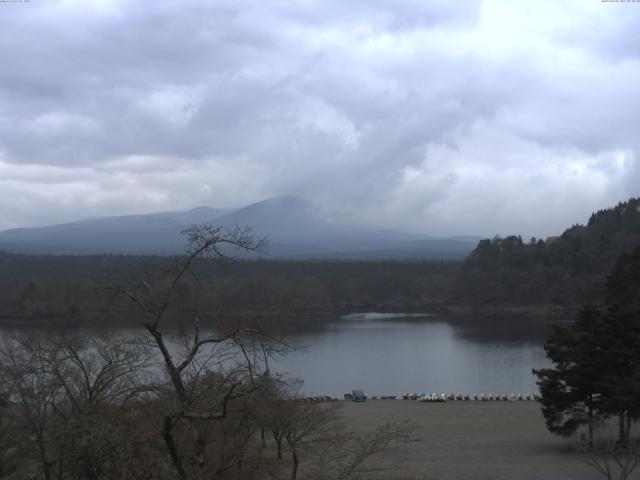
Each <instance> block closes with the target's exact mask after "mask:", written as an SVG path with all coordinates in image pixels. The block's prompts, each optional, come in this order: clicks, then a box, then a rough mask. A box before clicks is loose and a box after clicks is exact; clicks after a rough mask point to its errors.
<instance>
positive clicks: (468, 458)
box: [340, 400, 602, 480]
mask: <svg viewBox="0 0 640 480" xmlns="http://www.w3.org/2000/svg"><path fill="white" fill-rule="evenodd" d="M340 403H341V404H343V407H342V409H341V415H342V418H343V421H344V422H345V423H346V424H347V426H348V428H349V429H351V430H354V431H356V432H365V431H369V430H371V429H372V428H374V427H375V426H376V425H379V424H381V423H385V422H399V421H402V420H405V419H410V420H411V421H412V422H413V424H414V425H415V430H414V431H412V433H411V441H408V442H405V443H403V444H402V445H401V446H400V448H399V449H397V451H393V452H390V453H388V454H386V453H385V454H384V455H383V456H382V457H381V460H382V461H384V463H388V464H392V465H394V466H396V465H397V467H398V468H397V471H396V473H395V474H393V475H390V476H389V478H392V477H394V476H396V477H398V478H402V477H404V478H416V479H424V480H436V479H437V480H466V479H474V480H485V479H487V480H489V479H491V480H503V479H504V480H507V479H508V480H512V479H513V480H534V479H535V480H560V479H562V480H591V479H594V480H595V479H599V478H602V477H601V476H599V474H598V473H596V472H595V471H594V470H592V469H591V468H590V467H588V466H587V465H586V464H584V463H583V461H582V460H581V456H580V454H579V453H577V452H576V449H577V447H578V445H579V441H578V440H577V439H575V438H574V439H562V438H558V437H556V436H554V435H551V434H550V433H549V432H548V431H547V430H546V427H545V424H544V420H543V417H542V414H541V413H540V406H539V405H538V404H537V403H536V402H533V401H522V402H479V401H468V402H464V401H463V402H447V403H418V402H415V401H410V400H408V401H405V400H395V401H394V400H369V401H367V402H366V403H351V402H340Z"/></svg>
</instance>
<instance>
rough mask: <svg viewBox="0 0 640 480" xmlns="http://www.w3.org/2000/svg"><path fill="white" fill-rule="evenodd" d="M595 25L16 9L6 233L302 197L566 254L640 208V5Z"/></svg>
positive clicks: (184, 7) (608, 14)
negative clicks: (593, 229)
mask: <svg viewBox="0 0 640 480" xmlns="http://www.w3.org/2000/svg"><path fill="white" fill-rule="evenodd" d="M588 3H589V2H578V1H576V2H562V3H559V2H552V1H535V2H528V1H525V2H517V3H516V2H508V3H505V2H499V1H493V0H485V1H484V2H481V1H469V2H444V1H434V2H422V1H417V0H403V1H398V2H394V3H393V5H391V4H389V3H388V2H378V1H365V0H357V1H354V2H340V1H337V0H335V1H334V0H326V1H311V0H310V1H305V2H293V3H290V2H277V1H273V2H269V1H265V2H250V1H240V2H222V1H217V2H197V1H193V0H189V1H183V2H170V3H165V4H154V5H153V6H150V5H147V4H144V3H140V2H126V1H119V0H100V1H96V2H91V3H89V2H81V1H77V0H65V1H58V2H46V3H45V2H43V3H42V4H41V3H40V2H30V3H26V4H5V5H0V8H1V9H2V12H0V13H1V15H0V42H2V45H3V46H4V47H3V49H2V50H1V51H0V62H2V65H3V68H2V69H0V228H9V227H12V226H23V225H34V224H41V223H52V222H58V221H64V220H71V219H75V218H80V217H88V216H96V215H106V214H121V213H133V212H145V211H154V210H166V209H170V208H189V207H192V206H196V205H200V204H208V205H211V206H216V207H228V206H238V205H242V204H245V203H248V202H251V201H257V200H261V199H262V198H265V197H268V196H275V195H283V194H298V195H304V196H308V197H311V198H313V199H315V200H316V201H317V202H318V203H319V204H320V205H321V206H323V207H324V208H325V209H326V210H327V211H329V212H333V214H335V215H337V216H339V217H340V218H343V219H344V218H346V219H351V220H352V221H359V222H368V223H376V224H379V225H385V226H390V227H397V228H408V229H412V230H416V231H422V232H426V233H433V234H453V233H479V234H485V235H492V234H494V233H510V232H517V233H522V234H523V235H534V234H535V235H546V234H549V233H553V232H557V231H559V230H561V229H562V228H563V227H565V226H567V225H569V224H572V223H574V222H575V221H579V220H585V219H586V216H587V215H588V214H589V212H590V211H592V210H594V209H597V208H602V207H604V206H606V205H609V204H612V203H615V202H617V201H619V200H622V199H624V198H625V197H627V196H631V195H638V194H640V192H639V191H638V185H640V165H639V162H640V160H639V152H640V140H638V138H637V125H638V124H639V121H640V109H638V108H637V106H638V105H639V104H640V87H638V85H640V63H639V61H638V56H639V54H640V52H639V51H638V49H637V45H640V42H638V40H639V39H638V34H637V33H636V32H635V31H634V26H635V25H637V20H638V19H640V4H636V5H633V4H629V5H624V10H623V9H622V8H619V7H614V6H612V5H609V4H606V3H597V4H596V3H594V4H588ZM595 25H598V26H600V27H599V28H594V26H595ZM594 32H595V33H594Z"/></svg>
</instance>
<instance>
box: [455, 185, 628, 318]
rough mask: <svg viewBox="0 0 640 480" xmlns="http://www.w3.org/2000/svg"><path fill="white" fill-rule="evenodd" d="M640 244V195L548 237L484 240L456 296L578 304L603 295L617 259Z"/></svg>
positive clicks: (487, 301) (473, 300)
mask: <svg viewBox="0 0 640 480" xmlns="http://www.w3.org/2000/svg"><path fill="white" fill-rule="evenodd" d="M638 245H640V199H636V198H632V199H630V200H628V201H626V202H621V203H619V204H618V205H617V206H616V207H613V208H608V209H605V210H599V211H597V212H596V213H594V214H592V215H591V218H590V219H589V222H588V224H587V225H586V226H584V225H574V226H572V227H571V228H568V229H567V230H565V231H564V233H563V234H562V235H560V236H559V237H549V238H547V239H546V240H537V239H536V238H531V239H530V240H529V241H528V242H525V241H523V240H522V238H521V237H520V236H509V237H506V238H500V237H495V238H493V239H491V240H488V239H487V240H481V241H480V242H479V243H478V246H477V247H476V249H475V250H474V251H473V252H472V253H471V254H470V255H469V256H468V257H467V258H466V259H465V261H464V263H463V265H462V267H461V269H460V272H459V274H458V275H457V277H456V279H455V282H454V287H453V292H452V294H453V299H454V302H455V301H458V302H460V303H470V304H475V305H504V304H509V305H576V304H580V303H584V302H597V301H599V300H600V299H601V298H602V295H603V289H604V281H605V277H606V276H607V274H608V273H609V271H610V269H611V267H612V265H613V263H614V261H615V260H616V258H618V257H619V256H620V255H622V254H623V253H628V252H630V251H631V250H633V248H634V247H636V246H638Z"/></svg>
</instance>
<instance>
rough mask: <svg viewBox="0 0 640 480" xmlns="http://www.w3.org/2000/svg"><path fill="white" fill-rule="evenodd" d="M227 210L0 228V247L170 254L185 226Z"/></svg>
mask: <svg viewBox="0 0 640 480" xmlns="http://www.w3.org/2000/svg"><path fill="white" fill-rule="evenodd" d="M224 213H226V211H225V210H218V209H214V208H209V207H198V208H195V209H192V210H188V211H176V212H160V213H152V214H147V215H126V216H120V217H105V218H95V219H89V220H81V221H77V222H71V223H64V224H60V225H52V226H47V227H34V228H14V229H10V230H5V231H3V232H0V249H2V250H6V251H9V252H15V253H32V254H35V253H45V254H48V253H52V254H94V253H96V254H97V253H125V254H144V253H147V254H172V253H177V252H180V251H181V250H183V249H184V243H185V242H184V237H183V236H182V235H181V234H180V232H181V231H182V230H183V229H184V228H185V226H187V225H190V224H193V223H202V222H203V221H208V222H211V221H214V220H215V218H216V217H218V216H220V215H221V214H224Z"/></svg>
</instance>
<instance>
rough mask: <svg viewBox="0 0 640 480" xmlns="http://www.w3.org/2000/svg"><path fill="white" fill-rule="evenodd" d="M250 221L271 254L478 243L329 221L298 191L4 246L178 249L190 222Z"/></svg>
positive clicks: (426, 251)
mask: <svg viewBox="0 0 640 480" xmlns="http://www.w3.org/2000/svg"><path fill="white" fill-rule="evenodd" d="M194 223H213V224H215V225H219V226H222V227H227V228H233V227H235V226H241V227H245V226H248V227H250V228H251V229H252V233H253V234H254V235H255V236H257V237H267V238H268V239H269V244H268V247H267V252H266V256H267V257H269V258H343V259H348V258H349V259H379V258H387V259H411V258H436V259H461V258H463V257H464V256H465V255H467V254H468V253H469V252H470V251H471V250H472V249H473V246H474V243H473V242H470V241H467V240H462V239H446V238H432V237H429V236H426V235H417V234H410V233H404V232H397V231H392V230H385V229H380V228H374V227H367V226H359V225H348V224H339V223H334V222H331V221H328V220H327V219H326V218H325V217H324V216H323V215H322V214H321V212H320V211H319V210H318V209H317V208H315V207H314V205H313V204H312V203H311V202H309V201H306V200H304V199H300V198H297V197H290V196H289V197H277V198H271V199H268V200H264V201H262V202H257V203H254V204H251V205H248V206H246V207H244V208H241V209H238V210H235V211H232V212H229V211H224V210H217V209H212V208H208V207H199V208H195V209H193V210H189V211H186V212H161V213H153V214H147V215H128V216H122V217H107V218H99V219H90V220H83V221H79V222H73V223H66V224H62V225H54V226H50V227H40V228H22V229H12V230H6V231H4V232H0V250H6V251H8V252H13V253H53V254H99V253H124V254H177V253H181V252H183V251H184V247H185V239H184V237H183V236H182V235H181V234H180V231H181V230H183V229H184V227H185V226H186V225H189V224H194Z"/></svg>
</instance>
